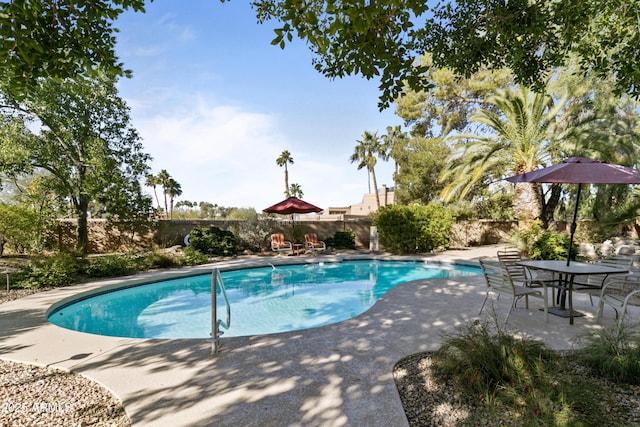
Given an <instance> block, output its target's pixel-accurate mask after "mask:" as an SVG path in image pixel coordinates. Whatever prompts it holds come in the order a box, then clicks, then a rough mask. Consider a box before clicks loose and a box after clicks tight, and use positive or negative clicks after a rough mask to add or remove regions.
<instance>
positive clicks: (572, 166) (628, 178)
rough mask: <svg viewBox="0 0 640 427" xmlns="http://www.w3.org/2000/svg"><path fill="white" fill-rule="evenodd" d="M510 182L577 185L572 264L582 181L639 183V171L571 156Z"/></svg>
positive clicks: (572, 224) (571, 230)
mask: <svg viewBox="0 0 640 427" xmlns="http://www.w3.org/2000/svg"><path fill="white" fill-rule="evenodd" d="M507 181H509V182H513V183H518V182H539V183H546V184H578V192H577V195H576V206H575V209H574V211H573V219H572V221H571V228H570V235H569V251H568V253H567V265H569V263H570V260H571V249H572V248H573V235H574V233H575V231H576V218H577V216H578V203H579V202H580V191H581V190H582V184H640V171H638V170H637V169H632V168H628V167H626V166H621V165H615V164H611V163H607V162H603V161H601V160H593V159H589V158H587V157H570V158H568V159H565V160H563V161H562V163H559V164H557V165H552V166H548V167H546V168H542V169H538V170H535V171H531V172H525V173H522V174H520V175H515V176H512V177H509V178H507Z"/></svg>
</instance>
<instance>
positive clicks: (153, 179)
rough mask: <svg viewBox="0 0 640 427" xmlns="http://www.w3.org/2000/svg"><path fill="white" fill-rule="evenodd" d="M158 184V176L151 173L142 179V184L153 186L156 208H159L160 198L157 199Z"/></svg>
mask: <svg viewBox="0 0 640 427" xmlns="http://www.w3.org/2000/svg"><path fill="white" fill-rule="evenodd" d="M159 184H160V180H159V179H158V177H157V176H156V175H154V174H151V173H150V174H148V175H147V177H146V179H145V181H144V185H146V186H147V187H153V195H154V196H155V198H156V204H157V205H158V210H160V200H158V192H157V191H156V188H157V186H158V185H159Z"/></svg>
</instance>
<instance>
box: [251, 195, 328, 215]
mask: <svg viewBox="0 0 640 427" xmlns="http://www.w3.org/2000/svg"><path fill="white" fill-rule="evenodd" d="M262 212H266V213H276V214H281V215H293V214H297V213H312V212H322V208H319V207H317V206H315V205H312V204H311V203H308V202H305V201H304V200H302V199H298V198H297V197H289V198H288V199H285V200H283V201H281V202H279V203H276V204H275V205H273V206H269V207H268V208H266V209H263V210H262Z"/></svg>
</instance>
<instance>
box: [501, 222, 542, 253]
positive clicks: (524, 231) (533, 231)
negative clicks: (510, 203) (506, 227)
mask: <svg viewBox="0 0 640 427" xmlns="http://www.w3.org/2000/svg"><path fill="white" fill-rule="evenodd" d="M542 233H543V230H542V222H541V221H539V220H536V221H531V222H528V223H526V227H522V228H519V229H517V230H515V231H513V232H512V233H511V235H510V236H509V239H508V240H509V243H511V245H512V246H514V247H516V248H517V249H518V250H519V251H520V252H522V253H524V252H525V251H526V252H527V253H529V250H530V248H531V247H532V246H533V244H534V243H535V242H536V241H537V240H538V239H539V238H540V237H541V236H542ZM529 255H530V254H529Z"/></svg>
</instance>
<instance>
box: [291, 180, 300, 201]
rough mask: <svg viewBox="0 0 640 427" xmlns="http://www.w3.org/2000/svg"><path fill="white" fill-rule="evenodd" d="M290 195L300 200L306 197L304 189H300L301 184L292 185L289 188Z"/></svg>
mask: <svg viewBox="0 0 640 427" xmlns="http://www.w3.org/2000/svg"><path fill="white" fill-rule="evenodd" d="M289 194H290V195H291V196H293V197H297V198H298V199H302V197H303V196H304V193H303V192H302V187H300V184H297V183H295V182H294V183H293V184H291V186H289Z"/></svg>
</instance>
